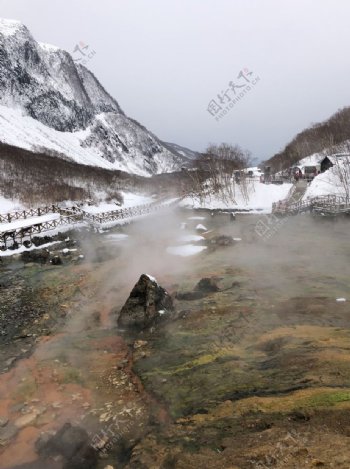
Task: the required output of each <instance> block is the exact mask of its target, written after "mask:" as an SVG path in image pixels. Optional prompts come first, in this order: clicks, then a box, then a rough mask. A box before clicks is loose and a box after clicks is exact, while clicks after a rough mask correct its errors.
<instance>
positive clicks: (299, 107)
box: [0, 0, 350, 160]
mask: <svg viewBox="0 0 350 469" xmlns="http://www.w3.org/2000/svg"><path fill="white" fill-rule="evenodd" d="M0 16H1V17H3V18H12V19H19V20H21V21H22V22H23V23H25V24H26V25H27V26H28V28H29V29H30V30H31V32H32V34H33V35H34V37H35V38H36V39H37V40H38V41H40V42H47V43H51V44H55V45H57V46H59V47H62V48H64V49H66V50H67V51H69V52H73V50H74V48H75V46H76V45H77V44H78V43H79V42H83V43H85V44H86V45H88V46H89V48H88V49H85V51H88V50H90V51H93V50H94V51H95V52H96V53H95V55H94V56H93V57H92V58H91V59H89V61H88V64H87V66H88V67H89V68H90V69H91V70H92V71H93V72H94V73H95V75H96V76H97V78H98V79H99V80H100V81H101V82H102V84H103V85H104V87H105V88H106V89H107V90H108V91H109V92H110V94H112V95H113V96H114V97H115V98H116V99H117V101H118V102H119V104H120V105H121V106H122V108H123V109H124V111H125V112H126V113H127V114H128V115H129V116H131V117H134V118H135V119H137V120H138V121H140V122H141V123H142V124H144V125H145V126H146V127H148V128H149V129H150V130H152V131H153V132H154V133H156V134H157V135H158V136H159V137H160V138H161V139H163V140H165V141H172V142H176V143H178V144H181V145H184V146H188V147H190V148H192V149H195V150H204V149H205V147H206V146H207V144H208V143H209V142H213V143H214V142H215V143H219V142H223V141H224V142H228V143H238V144H240V145H241V146H243V147H244V148H247V149H249V150H251V151H252V153H253V156H254V157H256V158H257V159H259V160H261V159H266V158H267V157H269V156H272V155H273V154H274V153H275V152H277V151H278V150H280V149H281V148H283V147H284V145H285V144H286V143H287V142H288V141H289V140H290V139H291V138H292V137H293V136H294V135H295V134H296V133H297V132H299V131H301V130H302V129H303V128H305V127H306V126H309V125H310V124H311V123H314V122H319V121H321V120H323V119H326V118H327V117H329V116H330V115H331V114H332V113H334V112H335V111H337V109H339V108H341V107H343V106H345V105H349V104H350V86H349V76H350V60H349V45H350V27H349V18H350V2H349V1H348V0H318V1H315V0H283V1H281V0H99V1H97V0H84V1H83V0H69V1H68V0H60V1H59V2H53V1H48V0H0ZM77 54H79V52H75V55H76V56H77ZM242 69H248V70H249V71H251V72H253V75H250V76H249V77H250V78H252V76H258V77H259V78H260V81H259V82H257V84H256V85H255V86H252V87H251V90H250V91H249V92H248V93H246V94H245V95H244V97H243V98H242V99H241V100H240V101H239V102H237V103H236V104H235V105H234V106H233V107H232V108H231V109H230V110H229V112H227V114H226V115H225V116H224V117H223V118H222V119H220V120H218V121H217V120H216V119H215V118H214V117H213V116H212V115H211V114H210V113H209V112H208V110H207V107H208V104H209V102H210V101H211V100H215V101H216V103H217V104H220V102H219V97H218V96H217V95H218V94H219V95H221V93H222V92H224V93H225V92H226V91H227V90H229V92H228V93H227V94H226V97H223V98H222V99H223V101H224V102H227V103H228V102H229V98H230V99H232V98H233V97H234V94H233V91H232V89H230V86H229V83H230V82H232V83H233V84H234V85H236V84H237V85H238V84H240V83H243V81H242V80H244V79H243V78H239V79H238V78H237V76H238V74H239V72H240V71H241V70H242ZM231 87H232V85H231ZM234 90H235V91H236V90H237V91H239V90H238V88H234ZM216 109H217V108H216Z"/></svg>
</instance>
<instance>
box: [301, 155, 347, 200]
mask: <svg viewBox="0 0 350 469" xmlns="http://www.w3.org/2000/svg"><path fill="white" fill-rule="evenodd" d="M348 164H349V163H348V162H347V161H346V160H345V161H340V162H339V164H338V165H336V166H333V167H332V168H329V169H328V170H327V171H325V172H324V173H321V174H319V175H318V176H316V177H315V178H314V179H313V180H312V181H311V183H310V185H309V186H308V187H307V189H306V192H305V194H304V197H303V200H306V199H308V198H312V197H319V196H324V195H339V196H344V197H345V196H346V195H347V194H349V192H350V187H349V186H350V168H349V166H348ZM341 175H343V176H344V175H345V178H343V180H342V177H341ZM346 175H347V176H346Z"/></svg>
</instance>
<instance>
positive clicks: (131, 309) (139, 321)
mask: <svg viewBox="0 0 350 469" xmlns="http://www.w3.org/2000/svg"><path fill="white" fill-rule="evenodd" d="M172 311H174V306H173V300H172V299H171V297H170V295H169V294H168V293H167V291H166V290H164V288H162V287H161V286H160V285H158V282H157V280H156V279H155V278H153V277H151V276H149V275H145V274H142V275H141V277H140V279H139V281H138V282H137V283H136V285H135V286H134V288H133V289H132V291H131V293H130V296H129V298H128V299H127V301H126V303H125V305H124V306H123V308H122V309H121V311H120V315H119V318H118V324H119V326H121V327H127V328H130V329H139V330H142V329H146V328H147V327H150V326H152V325H153V324H154V323H156V322H157V321H158V320H159V319H160V318H161V317H162V316H164V315H166V313H169V312H172Z"/></svg>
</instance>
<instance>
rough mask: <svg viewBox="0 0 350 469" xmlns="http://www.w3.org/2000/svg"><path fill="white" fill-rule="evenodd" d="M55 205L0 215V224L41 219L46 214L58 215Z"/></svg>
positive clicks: (57, 208)
mask: <svg viewBox="0 0 350 469" xmlns="http://www.w3.org/2000/svg"><path fill="white" fill-rule="evenodd" d="M59 210H60V209H59V207H58V206H57V205H49V206H46V207H38V208H30V209H28V210H17V211H13V212H9V213H3V214H1V213H0V223H11V222H13V221H16V220H26V219H27V218H33V217H41V216H42V215H47V214H48V213H58V212H59Z"/></svg>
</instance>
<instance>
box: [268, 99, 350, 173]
mask: <svg viewBox="0 0 350 469" xmlns="http://www.w3.org/2000/svg"><path fill="white" fill-rule="evenodd" d="M349 139H350V107H345V108H343V109H341V110H339V111H338V112H336V113H335V114H333V115H332V116H331V117H330V118H329V119H327V120H326V121H324V122H321V123H318V124H314V125H312V126H310V127H309V128H307V129H305V130H303V131H302V132H300V133H299V134H297V135H296V136H295V137H294V138H293V140H291V142H289V143H288V144H287V145H286V147H285V148H284V149H283V150H282V151H281V152H279V153H277V154H276V155H274V156H272V158H270V159H269V160H267V161H265V165H269V166H271V167H272V168H273V170H275V171H281V170H282V169H286V168H288V167H290V166H292V165H294V164H295V163H297V162H298V161H299V160H301V159H302V158H305V157H306V156H309V155H311V154H313V153H320V152H322V151H323V150H324V149H325V148H328V149H330V150H329V151H331V153H332V152H333V153H335V152H337V151H342V150H339V149H338V148H337V146H339V145H340V144H342V143H343V142H345V141H346V140H349ZM332 147H334V149H333V150H332V149H331V148H332Z"/></svg>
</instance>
